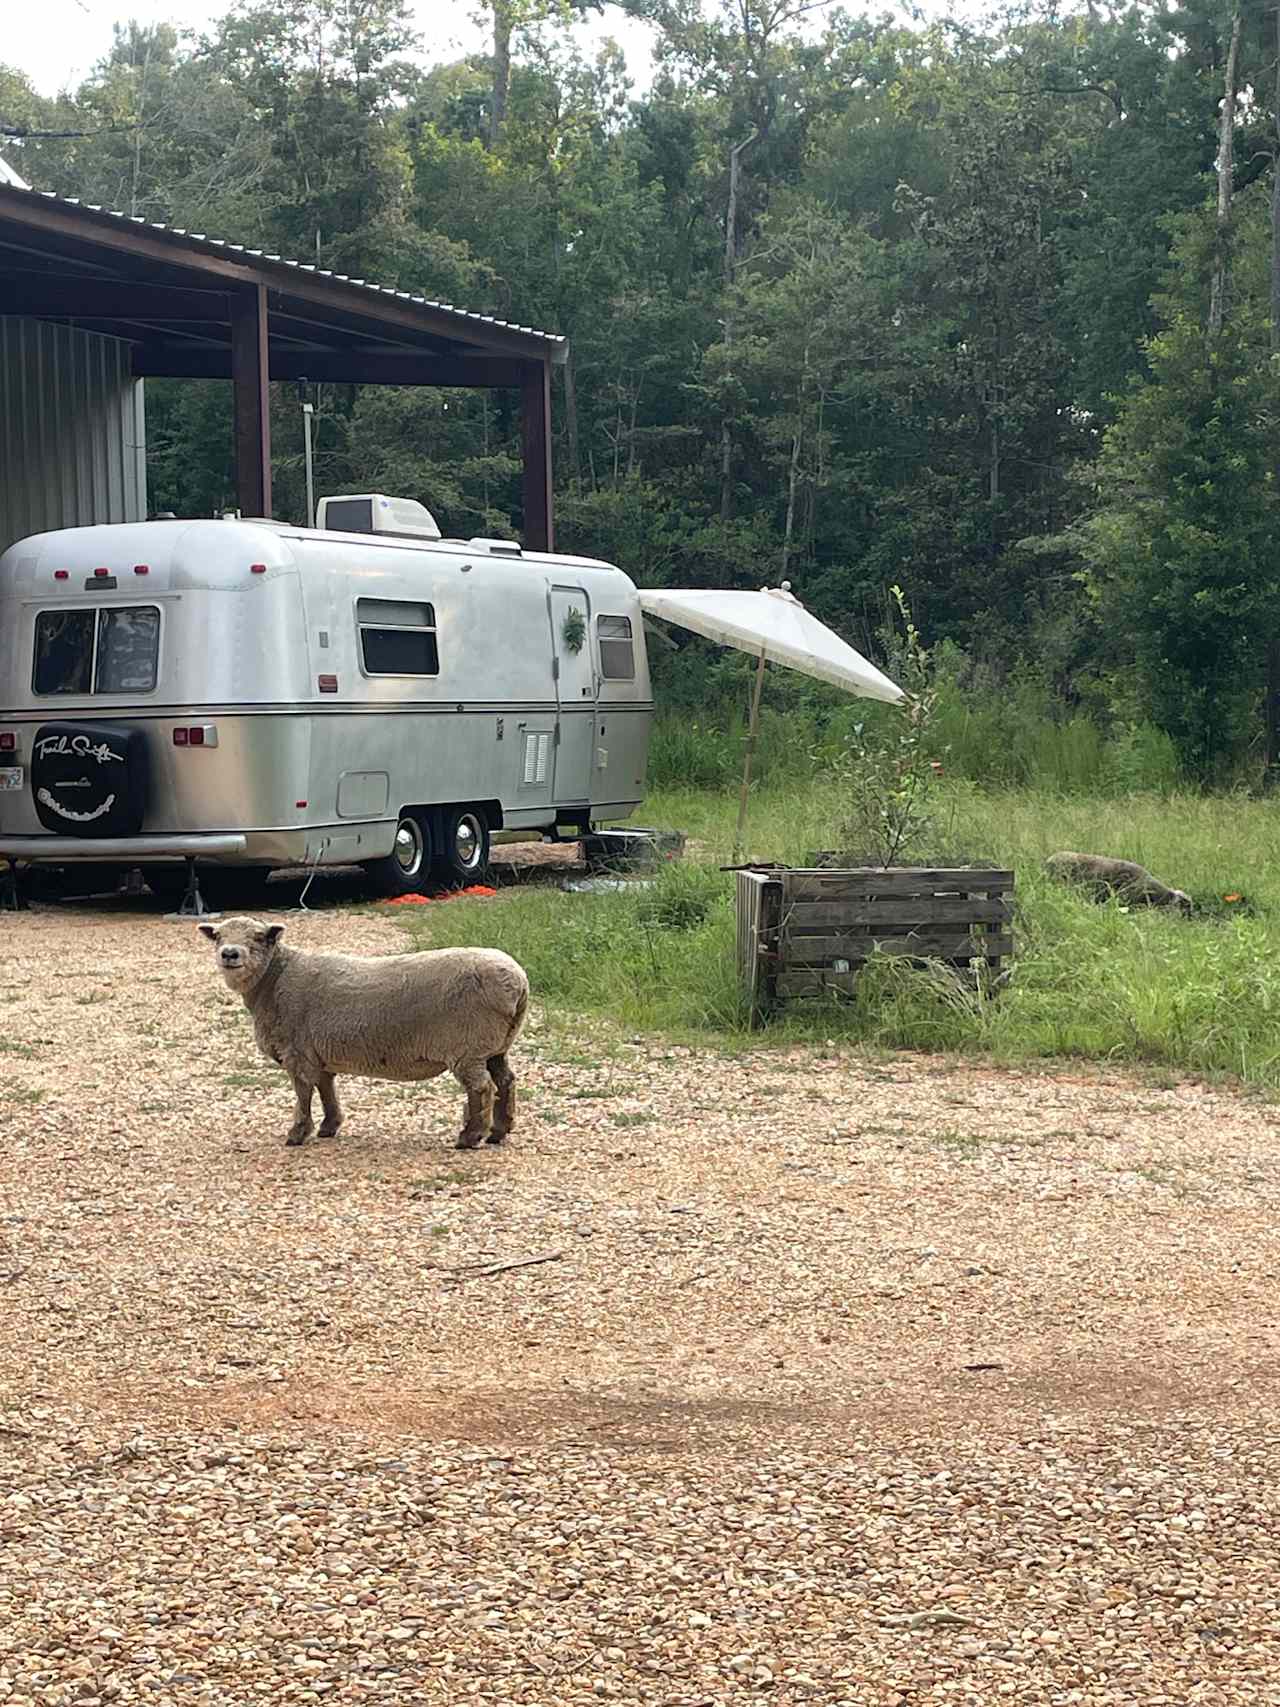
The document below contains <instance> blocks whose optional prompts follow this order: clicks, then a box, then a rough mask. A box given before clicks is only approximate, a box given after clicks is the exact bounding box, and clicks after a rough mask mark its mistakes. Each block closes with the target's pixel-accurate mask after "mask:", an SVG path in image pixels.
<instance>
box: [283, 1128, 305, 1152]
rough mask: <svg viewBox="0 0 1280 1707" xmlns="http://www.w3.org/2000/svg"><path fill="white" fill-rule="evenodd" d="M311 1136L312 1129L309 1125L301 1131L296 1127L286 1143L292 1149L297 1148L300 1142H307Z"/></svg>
mask: <svg viewBox="0 0 1280 1707" xmlns="http://www.w3.org/2000/svg"><path fill="white" fill-rule="evenodd" d="M310 1136H311V1129H310V1128H309V1127H308V1128H307V1129H306V1130H304V1131H302V1132H299V1131H298V1129H297V1128H296V1127H295V1128H294V1130H293V1131H292V1132H291V1133H290V1134H289V1136H288V1137H287V1138H286V1139H285V1145H286V1147H287V1148H289V1149H291V1150H292V1149H296V1148H297V1146H298V1145H299V1144H305V1143H306V1141H307V1139H308V1138H310Z"/></svg>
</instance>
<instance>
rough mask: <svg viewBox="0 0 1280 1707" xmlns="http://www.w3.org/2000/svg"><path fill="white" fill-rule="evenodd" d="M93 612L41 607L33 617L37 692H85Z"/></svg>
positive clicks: (89, 678)
mask: <svg viewBox="0 0 1280 1707" xmlns="http://www.w3.org/2000/svg"><path fill="white" fill-rule="evenodd" d="M96 616H97V612H96V611H91V610H42V611H41V612H40V614H39V616H38V617H37V618H36V667H35V675H34V682H33V685H34V687H35V691H36V692H37V693H88V692H89V691H90V683H91V682H92V681H93V631H94V621H95V618H96Z"/></svg>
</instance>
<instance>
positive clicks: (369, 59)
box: [0, 0, 1280, 782]
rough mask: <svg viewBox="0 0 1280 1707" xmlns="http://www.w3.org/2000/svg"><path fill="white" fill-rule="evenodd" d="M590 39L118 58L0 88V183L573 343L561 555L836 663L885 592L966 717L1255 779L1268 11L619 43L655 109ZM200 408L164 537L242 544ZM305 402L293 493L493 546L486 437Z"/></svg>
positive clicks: (241, 49) (138, 38) (288, 454)
mask: <svg viewBox="0 0 1280 1707" xmlns="http://www.w3.org/2000/svg"><path fill="white" fill-rule="evenodd" d="M591 3H592V0H488V8H487V22H488V25H489V28H490V33H491V51H490V52H489V53H486V54H481V55H475V56H472V57H470V58H466V59H462V60H459V61H456V62H453V63H432V56H431V53H430V44H423V43H421V42H418V41H415V39H414V37H413V34H412V31H411V28H410V24H409V10H408V7H407V5H406V3H405V0H269V3H265V4H253V3H248V0H240V3H239V4H237V5H235V6H234V7H233V8H232V9H231V10H230V11H229V12H228V13H227V14H226V16H225V17H224V18H223V19H222V21H221V22H220V23H219V24H218V25H217V27H216V28H215V29H214V30H213V31H212V33H211V34H210V35H209V36H208V37H207V38H204V39H199V40H180V39H179V38H178V37H177V36H175V34H174V32H173V31H172V30H170V29H167V28H158V29H154V30H144V29H140V28H137V27H135V26H126V27H121V28H120V29H118V31H117V33H116V39H115V45H114V48H113V50H112V52H111V53H110V55H109V56H108V57H107V59H106V60H105V61H104V62H103V63H102V64H101V65H100V66H99V67H98V69H97V70H96V71H95V72H94V74H93V75H92V76H91V77H90V78H89V79H88V80H87V81H86V82H85V83H84V84H83V86H82V87H80V88H79V89H78V90H76V91H75V92H74V93H69V94H68V95H66V96H65V97H63V98H61V99H57V100H47V99H43V98H41V97H39V96H37V95H36V94H35V92H34V91H33V90H32V88H31V87H30V85H29V84H28V83H27V82H26V81H25V80H24V78H23V77H22V76H21V75H20V74H19V73H16V72H14V71H7V70H5V69H4V68H3V67H2V66H0V140H3V139H4V138H7V139H8V140H7V141H5V142H4V146H5V149H6V152H7V154H8V157H9V158H10V160H11V161H12V163H13V164H14V165H15V166H16V167H17V169H18V170H19V171H21V173H22V174H23V175H24V176H25V177H26V178H28V179H29V180H30V181H31V182H32V183H33V184H35V185H36V186H37V187H39V188H44V189H52V190H56V191H59V192H61V193H63V194H66V195H75V196H80V197H83V198H85V199H86V200H88V201H91V202H96V203H103V204H106V205H108V206H112V207H117V208H123V209H126V210H127V211H129V212H131V213H138V214H143V215H145V216H147V217H148V218H151V219H157V220H164V221H169V222H171V223H174V224H176V225H179V226H183V227H187V228H189V229H192V230H196V231H203V232H208V233H210V234H212V235H217V236H222V237H225V238H228V239H231V240H235V241H239V242H243V243H247V244H251V245H253V246H254V247H261V248H265V249H268V250H270V251H275V252H281V253H284V254H286V255H290V256H292V257H295V258H298V259H305V260H312V259H314V260H316V261H318V262H319V263H320V264H321V265H323V266H327V267H332V268H335V269H337V270H339V271H343V272H350V273H352V274H355V275H358V276H360V277H365V278H373V279H377V280H379V281H380V282H385V283H390V284H397V285H399V286H401V287H402V288H412V289H414V290H418V291H424V292H425V293H426V294H427V295H428V296H431V297H437V298H442V299H444V300H446V301H453V302H458V303H461V304H463V305H465V306H467V307H472V308H480V309H485V310H489V311H492V312H496V313H498V314H502V315H507V316H510V317H513V318H515V319H517V320H519V321H521V322H523V323H525V324H530V325H534V326H540V327H545V328H547V329H551V330H555V331H559V332H563V333H565V334H566V335H567V336H568V338H569V339H570V340H571V347H572V355H571V360H570V363H569V365H568V366H567V367H566V368H565V369H563V370H562V371H561V373H560V374H559V376H558V378H557V393H556V398H555V408H556V434H557V440H556V449H555V454H556V478H557V514H558V543H559V545H560V547H561V548H562V549H566V550H579V551H584V552H588V553H590V554H592V555H597V556H601V557H605V558H608V559H610V560H612V561H614V562H616V563H619V564H620V565H622V566H623V567H624V568H626V569H627V570H628V572H629V573H630V574H632V575H633V576H634V577H635V578H636V580H637V581H639V582H641V583H647V584H650V585H656V584H675V583H679V584H684V585H700V586H746V587H755V586H760V585H764V584H770V583H776V582H777V581H778V580H780V579H782V578H784V577H785V578H787V579H789V580H790V581H791V582H792V584H793V586H794V587H795V589H796V591H797V592H798V593H799V595H800V596H801V597H802V598H803V599H804V601H805V602H806V603H807V604H808V605H809V606H810V608H812V609H813V610H814V611H815V612H817V613H818V614H819V615H821V616H822V617H824V618H825V619H826V620H828V621H830V622H832V623H834V624H835V625H836V626H837V627H839V628H840V629H841V630H842V632H844V633H845V634H847V635H848V636H849V638H850V639H852V640H853V641H854V643H855V644H863V645H871V644H873V641H874V635H875V632H876V630H877V628H878V626H879V625H880V624H881V623H882V622H883V620H884V616H885V610H886V589H887V588H888V586H889V585H890V584H891V583H894V582H897V583H899V584H901V586H902V587H903V588H904V589H905V590H906V593H907V595H908V597H909V599H910V602H911V605H912V607H913V609H914V612H915V615H916V618H917V620H918V622H919V623H920V626H921V628H922V630H923V631H924V633H925V634H926V636H927V637H929V638H930V639H931V640H944V641H946V642H948V643H949V646H950V648H951V653H950V655H951V656H952V657H953V658H959V657H963V658H964V659H965V660H967V661H968V667H971V668H972V669H973V670H975V671H978V670H981V671H984V672H985V676H984V679H986V680H1000V679H1001V678H1002V676H1007V675H1009V674H1010V673H1014V672H1016V671H1019V670H1021V671H1026V670H1034V671H1035V672H1037V673H1038V677H1039V679H1041V680H1042V681H1043V682H1044V683H1046V684H1048V687H1049V689H1050V690H1051V691H1052V693H1053V695H1054V696H1055V698H1056V702H1057V703H1059V704H1060V705H1061V706H1062V707H1064V708H1065V709H1064V715H1068V714H1069V713H1070V709H1071V708H1072V707H1075V708H1083V709H1084V710H1085V711H1086V712H1087V713H1088V714H1089V715H1090V716H1092V717H1095V718H1098V719H1102V720H1104V721H1105V720H1107V719H1112V720H1115V721H1117V722H1124V723H1127V724H1129V725H1132V724H1135V723H1137V722H1141V721H1145V722H1146V723H1147V724H1149V725H1150V726H1153V727H1156V728H1158V729H1160V730H1163V731H1165V732H1167V735H1168V736H1169V738H1170V739H1171V741H1172V744H1173V747H1174V749H1175V750H1176V752H1177V755H1178V758H1179V760H1180V762H1181V764H1182V766H1183V768H1184V773H1185V774H1186V775H1187V776H1188V777H1192V778H1196V779H1199V780H1202V781H1207V782H1213V781H1222V780H1224V779H1227V778H1230V777H1239V776H1242V775H1245V774H1249V775H1252V776H1253V777H1255V778H1261V777H1263V776H1264V775H1265V774H1266V769H1267V766H1268V764H1269V763H1270V762H1271V761H1272V760H1273V759H1274V760H1275V761H1276V763H1277V765H1280V750H1277V749H1278V748H1280V742H1278V740H1277V736H1276V733H1275V726H1276V725H1277V724H1278V723H1280V713H1278V712H1277V706H1278V705H1280V558H1278V555H1277V549H1276V547H1277V543H1280V541H1278V539H1277V535H1278V532H1280V528H1278V522H1280V512H1278V511H1277V502H1278V496H1280V485H1278V478H1280V247H1278V243H1277V232H1278V231H1280V169H1278V165H1277V162H1278V161H1280V50H1278V41H1280V10H1278V9H1277V7H1276V6H1275V5H1274V4H1273V5H1272V6H1271V7H1270V8H1266V9H1264V8H1262V7H1259V6H1257V5H1256V3H1250V4H1242V3H1237V4H1235V5H1234V7H1233V5H1232V4H1231V0H1188V3H1187V4H1186V5H1183V6H1178V5H1174V6H1172V7H1169V8H1167V9H1162V8H1160V7H1158V6H1150V5H1141V6H1131V7H1127V8H1121V7H1112V6H1109V5H1106V4H1100V3H1097V0H1086V7H1085V9H1084V10H1083V11H1081V12H1078V13H1066V12H1063V11H1060V10H1058V9H1057V8H1056V7H1055V6H1054V5H1053V4H1052V0H1043V3H1042V4H1041V5H1039V6H1037V5H1035V4H1031V5H1028V6H1026V7H1024V8H1017V9H1013V10H1010V11H1008V12H1007V13H1005V14H1004V15H1003V16H1002V17H1000V18H999V19H998V20H997V21H995V22H993V23H991V24H988V25H986V26H984V27H981V28H980V27H976V26H971V25H965V24H961V23H955V22H952V23H946V24H935V25H929V26H925V25H920V26H918V27H912V28H908V27H903V26H901V25H899V24H895V23H892V22H890V21H887V20H885V19H876V18H873V17H870V16H854V15H852V14H850V13H848V12H845V11H841V10H837V9H835V8H827V7H823V6H820V5H819V6H815V5H814V4H812V3H805V0H630V3H629V7H628V9H629V10H631V11H633V12H635V13H637V14H639V15H643V16H644V17H646V18H647V19H648V20H649V21H650V23H651V25H652V27H653V30H654V32H655V38H656V41H657V44H658V47H657V67H656V74H655V76H654V79H653V81H652V84H651V86H650V87H649V88H648V90H647V92H645V93H644V94H643V95H642V96H637V95H636V94H635V92H634V90H633V89H632V88H631V86H630V84H629V82H628V78H627V75H626V68H625V65H624V63H623V61H622V58H621V56H620V55H619V53H618V52H617V50H616V49H613V48H609V47H606V48H605V49H604V50H603V51H602V52H601V53H600V54H599V56H598V57H597V58H595V59H594V60H592V61H591V62H587V61H585V60H584V59H583V58H582V57H581V55H580V53H579V52H578V50H577V49H576V48H575V46H574V42H575V39H576V38H575V36H574V33H573V32H572V31H571V30H570V29H569V28H568V25H569V22H570V20H571V18H572V15H573V13H574V12H575V11H581V10H583V9H589V8H590V6H591ZM227 389H228V388H227V387H225V386H220V385H216V384H208V385H201V384H181V385H179V384H161V383H155V384H152V385H150V386H149V388H148V416H149V423H150V427H149V431H150V441H151V446H150V448H151V456H150V468H151V475H150V478H151V492H152V501H153V503H154V504H155V506H156V507H157V508H167V509H173V510H176V511H178V512H179V513H187V514H191V513H210V512H212V511H214V510H215V509H216V508H217V507H219V506H220V505H221V504H223V503H224V502H225V501H226V500H227V499H228V498H229V496H230V493H231V478H230V473H231V471H230V467H229V457H230V434H229V430H228V419H229V398H228V396H227ZM275 390H276V393H277V395H276V396H275V399H274V404H273V407H274V408H275V410H276V413H277V422H276V428H275V431H276V435H277V436H276V445H277V483H278V485H277V490H278V505H279V508H280V511H281V513H283V514H294V515H296V516H297V517H298V519H301V515H302V511H303V508H304V505H303V501H302V477H301V454H300V439H299V434H300V415H299V410H298V397H297V395H296V388H294V387H284V386H278V387H276V388H275ZM314 401H315V402H316V404H317V410H318V416H319V430H318V461H317V486H318V490H320V491H321V492H324V491H334V490H342V489H344V488H345V489H352V488H355V489H361V490H368V489H370V488H373V489H380V490H384V491H391V492H397V493H404V494H407V495H411V496H413V497H416V498H419V499H421V500H422V501H423V502H425V503H426V504H427V505H428V506H429V508H430V509H431V510H432V511H433V512H434V513H435V514H436V516H437V517H438V519H439V520H440V521H441V524H442V525H443V526H444V527H445V530H446V531H447V532H449V533H452V534H462V535H464V536H465V535H469V534H475V533H485V534H495V533H503V532H508V531H510V530H511V529H512V528H513V527H514V526H518V522H519V514H518V420H517V418H516V415H515V400H514V399H513V398H508V397H507V395H506V394H505V393H495V394H493V395H492V396H487V395H485V394H483V393H470V392H468V393H462V392H444V391H428V390H408V389H406V390H391V389H388V390H382V389H368V390H365V391H363V392H360V391H358V390H356V389H354V388H351V387H336V386H335V387H330V386H325V387H321V388H319V390H318V395H316V396H315V398H314Z"/></svg>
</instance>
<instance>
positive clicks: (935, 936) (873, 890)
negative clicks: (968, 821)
mask: <svg viewBox="0 0 1280 1707" xmlns="http://www.w3.org/2000/svg"><path fill="white" fill-rule="evenodd" d="M736 878H737V922H738V968H739V972H740V975H741V978H742V983H743V988H744V989H745V990H746V991H747V993H748V995H749V998H750V1001H751V1013H752V1019H753V1022H754V1021H757V1020H759V1019H761V1018H763V1017H764V1016H765V1015H767V1014H768V1013H769V1012H770V1011H771V1010H772V1009H773V1008H774V1007H776V1006H777V1005H778V1004H779V1003H780V1002H783V1001H786V1000H787V999H788V998H789V997H793V996H806V995H823V994H827V993H829V992H832V991H838V992H841V993H844V994H850V993H852V990H853V987H854V983H855V981H856V979H857V976H858V973H859V971H860V970H861V968H862V967H863V966H864V965H865V964H866V962H867V961H868V960H869V959H870V958H871V956H872V955H873V954H876V953H880V954H898V955H905V956H906V957H908V958H909V959H911V960H913V961H926V960H928V961H941V962H943V963H944V964H945V965H948V966H951V967H953V968H954V969H955V970H956V971H958V972H960V973H961V974H963V975H966V976H967V975H969V974H970V973H971V971H972V968H973V962H974V961H981V962H983V963H984V964H985V966H986V968H987V971H988V973H989V975H990V981H991V984H993V985H994V983H995V981H996V979H997V978H998V977H999V976H1000V974H1001V969H1002V963H1003V961H1004V960H1005V959H1006V957H1007V956H1009V955H1011V954H1012V953H1013V934H1012V933H1013V873H1012V871H1001V870H988V869H986V868H984V867H981V866H954V867H948V868H932V867H930V868H925V867H919V868H917V867H901V868H890V869H889V870H879V869H876V868H875V867H870V866H867V867H856V868H845V869H839V868H836V867H832V866H815V867H812V868H805V869H800V868H798V867H764V866H762V867H759V868H754V869H748V870H742V871H739V872H737V874H736Z"/></svg>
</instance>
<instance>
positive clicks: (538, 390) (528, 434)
mask: <svg viewBox="0 0 1280 1707" xmlns="http://www.w3.org/2000/svg"><path fill="white" fill-rule="evenodd" d="M520 427H521V434H520V437H521V448H522V450H523V453H524V547H525V550H526V551H554V550H555V548H556V545H555V523H554V519H553V516H552V510H551V364H550V362H528V363H526V364H525V369H524V378H523V380H522V382H521V385H520Z"/></svg>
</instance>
